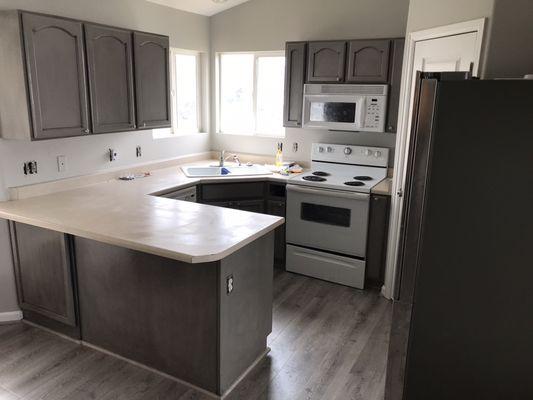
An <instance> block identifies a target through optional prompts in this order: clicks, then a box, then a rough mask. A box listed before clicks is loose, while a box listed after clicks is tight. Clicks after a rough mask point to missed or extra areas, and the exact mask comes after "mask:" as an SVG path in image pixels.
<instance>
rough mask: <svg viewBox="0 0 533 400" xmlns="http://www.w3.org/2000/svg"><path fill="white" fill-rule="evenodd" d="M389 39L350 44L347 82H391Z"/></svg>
mask: <svg viewBox="0 0 533 400" xmlns="http://www.w3.org/2000/svg"><path fill="white" fill-rule="evenodd" d="M389 50H390V40H389V39H378V40H351V41H350V42H348V56H347V62H346V82H349V83H387V82H388V80H389Z"/></svg>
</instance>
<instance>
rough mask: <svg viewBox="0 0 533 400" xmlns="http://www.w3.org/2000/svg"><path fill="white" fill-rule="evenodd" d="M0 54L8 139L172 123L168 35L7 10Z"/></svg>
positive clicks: (1, 116)
mask: <svg viewBox="0 0 533 400" xmlns="http://www.w3.org/2000/svg"><path fill="white" fill-rule="evenodd" d="M0 54H1V55H2V57H1V58H0V93H2V96H0V136H1V137H2V138H4V139H22V140H43V139H55V138H64V137H70V136H82V135H86V134H91V133H107V132H120V131H132V130H135V129H139V128H141V129H151V128H160V127H169V126H170V125H171V123H170V118H171V111H170V110H171V107H170V84H169V83H170V77H169V64H168V63H169V40H168V37H166V36H161V35H156V34H149V33H140V32H132V31H131V30H128V29H122V28H115V27H109V26H103V25H98V24H93V23H89V22H84V21H77V20H72V19H69V18H62V17H56V16H50V15H43V14H36V13H29V12H25V11H17V10H14V11H0ZM6 93H7V94H8V95H5V94H6ZM139 123H140V124H141V127H139Z"/></svg>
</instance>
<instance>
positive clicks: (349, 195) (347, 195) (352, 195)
mask: <svg viewBox="0 0 533 400" xmlns="http://www.w3.org/2000/svg"><path fill="white" fill-rule="evenodd" d="M287 191H289V192H297V193H305V194H315V195H321V196H331V197H340V198H344V199H350V200H368V199H370V195H369V194H367V193H356V192H344V191H340V190H329V189H313V188H310V187H306V186H305V187H304V186H298V185H294V184H292V185H291V184H289V185H287Z"/></svg>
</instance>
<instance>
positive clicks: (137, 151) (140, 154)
mask: <svg viewBox="0 0 533 400" xmlns="http://www.w3.org/2000/svg"><path fill="white" fill-rule="evenodd" d="M135 155H136V156H137V158H139V157H142V155H143V150H142V148H141V146H137V148H136V149H135Z"/></svg>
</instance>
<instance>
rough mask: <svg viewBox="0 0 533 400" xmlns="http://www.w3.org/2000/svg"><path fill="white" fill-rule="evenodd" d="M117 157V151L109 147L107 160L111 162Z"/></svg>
mask: <svg viewBox="0 0 533 400" xmlns="http://www.w3.org/2000/svg"><path fill="white" fill-rule="evenodd" d="M117 158H118V153H117V152H116V151H115V150H113V149H109V161H111V162H113V161H116V160H117Z"/></svg>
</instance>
